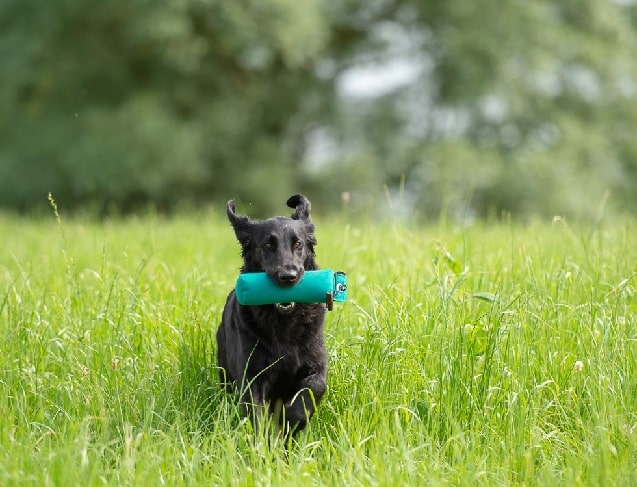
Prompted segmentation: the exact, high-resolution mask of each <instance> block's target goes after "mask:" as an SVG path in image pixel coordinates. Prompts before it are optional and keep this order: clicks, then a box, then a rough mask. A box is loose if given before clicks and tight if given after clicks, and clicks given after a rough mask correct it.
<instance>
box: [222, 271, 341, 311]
mask: <svg viewBox="0 0 637 487" xmlns="http://www.w3.org/2000/svg"><path fill="white" fill-rule="evenodd" d="M235 293H236V295H237V299H238V300H239V303H240V304H243V305H249V306H258V305H262V304H275V303H325V304H326V305H327V309H328V310H330V311H331V310H332V307H333V304H334V301H338V302H341V303H344V302H345V301H346V300H347V276H346V275H345V273H344V272H334V271H332V270H329V269H322V270H318V271H305V273H304V274H303V277H302V278H301V280H300V281H299V282H298V283H297V284H296V285H294V286H291V287H282V286H279V285H277V284H276V283H275V282H274V281H273V280H272V279H270V278H269V277H268V275H267V274H266V273H265V272H248V273H245V274H239V278H238V279H237V285H236V287H235Z"/></svg>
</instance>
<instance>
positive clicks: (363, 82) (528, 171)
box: [0, 0, 637, 217]
mask: <svg viewBox="0 0 637 487" xmlns="http://www.w3.org/2000/svg"><path fill="white" fill-rule="evenodd" d="M636 27H637V5H636V4H635V2H634V1H633V0H614V1H608V0H589V1H587V2H582V1H576V0H537V1H535V2H519V1H514V2H498V1H497V0H473V1H466V0H444V1H443V0H431V1H428V2H419V1H416V0H373V1H362V0H342V1H338V2H336V1H331V0H306V1H304V2H298V1H294V0H237V1H234V2H228V1H223V0H166V1H164V2H156V1H153V0H134V1H125V0H104V1H102V2H99V3H98V4H90V3H87V2H84V1H82V0H61V1H58V2H45V3H42V2H39V1H36V0H4V1H3V2H2V3H0V59H2V63H3V75H2V76H0V206H5V207H13V208H18V209H29V208H32V207H34V206H38V205H39V204H41V205H46V194H47V192H48V191H52V192H53V193H54V195H55V196H56V199H57V200H58V201H59V202H60V204H62V205H63V206H67V207H69V206H79V205H91V206H93V205H96V206H97V207H98V208H100V209H102V210H106V209H109V208H114V209H116V210H123V211H129V210H133V209H135V208H138V207H140V206H144V205H146V204H148V203H152V204H154V205H156V206H159V207H160V208H166V209H169V208H172V207H173V206H174V205H176V204H178V203H179V202H180V201H183V200H187V201H193V202H195V203H197V202H203V201H208V200H210V199H220V200H225V199H226V198H228V197H231V196H232V197H238V198H239V199H242V200H244V201H246V202H254V203H256V204H257V205H256V208H258V209H260V210H262V211H263V212H270V211H272V210H273V209H274V208H276V209H280V207H281V201H282V200H281V198H282V197H283V198H284V197H285V195H287V194H288V193H289V192H291V191H297V190H303V191H308V192H310V194H311V195H312V197H313V198H314V199H317V200H319V201H320V200H323V201H324V202H325V203H330V202H333V201H334V200H335V199H338V198H339V195H340V193H341V192H342V191H349V192H351V194H352V198H351V204H352V205H353V206H354V205H356V204H358V205H360V206H371V205H373V204H374V202H375V200H377V199H378V198H379V196H380V195H382V193H383V191H384V190H383V188H387V189H388V193H389V194H390V195H393V194H395V193H397V192H399V193H401V198H402V199H403V200H404V202H405V204H407V205H408V206H409V209H410V210H414V211H418V212H421V213H425V214H436V213H437V212H438V211H440V210H441V208H442V205H443V204H444V203H445V202H450V206H449V207H448V209H450V210H451V211H453V212H457V213H458V214H459V215H487V214H490V213H496V214H497V213H499V212H501V211H508V212H512V213H514V214H520V215H524V214H534V213H541V214H548V215H552V214H565V215H575V216H579V217H594V216H595V213H596V211H597V208H598V206H599V204H600V202H601V201H603V200H604V194H605V192H606V191H610V192H611V195H612V196H611V201H614V202H615V204H616V205H617V206H622V205H623V209H628V210H630V211H636V210H637V198H635V197H634V194H637V192H636V189H637V142H636V141H635V137H634V136H633V129H632V128H633V127H635V126H636V124H637V108H636V107H637V104H635V101H636V100H635V98H636V97H637V58H635V56H634V53H633V52H632V50H633V46H635V45H637V30H636ZM273 189H275V191H273ZM282 195H283V196H282ZM381 198H382V196H381Z"/></svg>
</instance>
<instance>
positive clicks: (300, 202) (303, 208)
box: [287, 194, 312, 221]
mask: <svg viewBox="0 0 637 487" xmlns="http://www.w3.org/2000/svg"><path fill="white" fill-rule="evenodd" d="M287 205H288V206H289V207H290V208H294V209H295V212H294V213H292V219H293V220H306V221H310V220H311V219H310V210H311V208H312V205H311V204H310V200H308V199H307V198H306V197H305V196H303V195H302V194H294V195H292V196H290V197H289V198H288V201H287Z"/></svg>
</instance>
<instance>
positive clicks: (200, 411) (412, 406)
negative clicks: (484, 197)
mask: <svg viewBox="0 0 637 487" xmlns="http://www.w3.org/2000/svg"><path fill="white" fill-rule="evenodd" d="M316 223H317V229H318V230H317V232H318V238H319V243H320V245H319V246H318V248H317V250H318V260H319V262H320V263H321V265H322V266H323V267H326V268H328V267H329V268H334V269H339V270H344V271H346V272H347V273H348V276H349V289H350V301H349V302H348V303H346V304H344V305H337V306H336V307H335V310H334V311H332V312H331V313H328V316H327V322H326V331H327V344H328V348H329V353H330V372H329V377H328V385H329V390H328V393H327V395H326V396H325V398H324V400H323V403H322V404H321V405H320V407H319V411H318V413H317V415H316V416H315V417H314V418H313V419H312V421H311V423H310V426H309V427H308V429H307V431H304V432H303V433H302V434H301V435H300V436H299V437H298V438H297V441H296V443H295V444H294V445H293V446H292V448H291V449H289V450H288V451H287V452H286V450H285V449H284V448H283V446H282V445H281V444H280V440H279V439H278V438H277V437H275V436H272V435H271V434H269V433H268V431H265V430H258V431H254V430H253V429H252V426H251V425H250V424H249V423H248V422H246V421H244V420H243V419H242V418H241V417H240V414H239V409H238V407H237V400H236V398H234V397H232V396H228V395H226V394H225V393H224V392H222V391H221V390H220V388H219V386H218V384H217V381H216V378H217V370H216V369H215V359H214V356H215V342H214V333H215V330H216V327H217V323H218V321H219V316H220V313H221V309H222V306H223V303H224V301H225V296H226V294H227V293H228V291H229V290H230V289H231V288H232V286H233V283H234V280H235V279H236V275H237V272H238V268H239V265H240V260H239V253H238V246H237V244H236V243H235V241H234V236H233V234H232V232H231V230H230V227H229V226H228V224H227V223H226V222H225V221H224V220H223V219H221V217H219V216H217V215H215V214H197V215H184V216H179V217H175V218H171V219H166V218H159V217H154V216H152V215H149V216H147V217H144V218H131V219H122V220H117V221H106V222H103V223H94V222H89V221H82V220H71V221H66V220H65V219H64V215H62V218H61V220H60V221H56V219H55V218H51V219H50V220H47V221H42V220H39V221H29V220H20V219H17V218H14V217H9V216H4V217H0V232H1V234H2V235H3V236H4V239H3V240H4V245H3V246H2V247H0V292H1V293H2V294H1V295H0V340H1V342H0V343H1V344H2V349H1V354H0V484H2V485H191V484H202V485H321V486H322V485H361V486H368V485H600V486H602V485H603V486H606V485H627V486H628V485H635V484H637V473H636V472H637V328H636V321H637V297H636V295H635V292H636V289H637V260H636V255H637V253H636V250H637V248H636V243H637V239H636V237H635V230H636V224H635V222H634V221H622V222H612V223H608V224H605V225H604V224H602V225H600V226H598V227H595V228H582V227H572V226H570V225H568V224H567V223H566V222H564V221H561V220H556V221H554V222H545V223H542V222H538V223H534V224H529V225H525V226H521V225H515V224H511V223H502V224H493V225H480V224H478V225H474V226H471V227H466V228H459V227H452V226H447V225H445V224H444V223H441V224H440V225H438V226H430V227H426V228H420V227H409V226H407V225H402V224H381V223H371V222H359V221H348V220H347V219H346V218H342V219H338V220H324V221H321V220H318V221H317V222H316Z"/></svg>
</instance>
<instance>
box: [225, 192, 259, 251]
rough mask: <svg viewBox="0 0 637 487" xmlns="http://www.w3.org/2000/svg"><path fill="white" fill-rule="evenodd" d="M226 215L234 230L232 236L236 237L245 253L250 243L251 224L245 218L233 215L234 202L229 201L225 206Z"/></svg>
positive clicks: (250, 221)
mask: <svg viewBox="0 0 637 487" xmlns="http://www.w3.org/2000/svg"><path fill="white" fill-rule="evenodd" d="M226 213H227V214H228V220H230V224H231V225H232V228H233V229H234V234H235V235H236V236H237V240H238V241H239V243H240V244H241V248H242V249H243V251H244V252H245V250H246V249H247V248H248V246H249V245H250V242H251V241H252V225H253V222H252V220H250V218H248V217H247V216H239V215H237V214H236V213H235V205H234V200H230V201H228V203H227V204H226Z"/></svg>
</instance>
